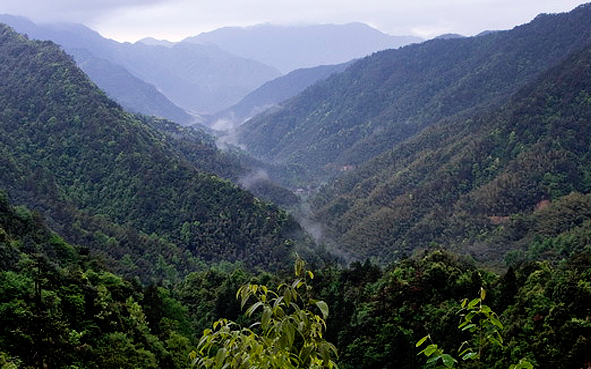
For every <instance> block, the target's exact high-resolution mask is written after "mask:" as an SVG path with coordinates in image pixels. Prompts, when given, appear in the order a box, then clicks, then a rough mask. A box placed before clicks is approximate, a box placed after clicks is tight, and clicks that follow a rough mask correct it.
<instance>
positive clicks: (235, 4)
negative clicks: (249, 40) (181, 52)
mask: <svg viewBox="0 0 591 369" xmlns="http://www.w3.org/2000/svg"><path fill="white" fill-rule="evenodd" d="M583 3H584V1H581V0H0V14H2V13H7V14H13V15H21V16H25V17H28V18H29V19H31V20H33V21H35V22H55V21H66V22H76V23H83V24H85V25H87V26H89V27H90V28H92V29H94V30H96V31H98V32H100V33H101V34H102V35H103V36H106V37H109V38H113V39H115V40H118V41H132V42H133V41H136V40H138V39H140V38H143V37H146V36H152V37H155V38H159V39H168V40H171V41H179V40H181V39H183V38H185V37H187V36H195V35H197V34H199V33H201V32H205V31H210V30H213V29H216V28H219V27H224V26H248V25H254V24H259V23H272V24H288V25H293V24H318V23H335V24H343V23H349V22H364V23H367V24H369V25H371V26H373V27H375V28H377V29H379V30H381V31H382V32H385V33H388V34H390V35H416V36H421V37H423V38H430V37H433V36H437V35H440V34H443V33H460V34H463V35H466V36H470V35H474V34H477V33H479V32H481V31H483V30H491V29H509V28H512V27H514V26H516V25H519V24H523V23H527V22H529V21H530V20H531V19H533V18H534V17H535V16H536V15H537V14H539V13H558V12H565V11H570V10H571V9H573V8H575V7H576V6H577V5H580V4H583Z"/></svg>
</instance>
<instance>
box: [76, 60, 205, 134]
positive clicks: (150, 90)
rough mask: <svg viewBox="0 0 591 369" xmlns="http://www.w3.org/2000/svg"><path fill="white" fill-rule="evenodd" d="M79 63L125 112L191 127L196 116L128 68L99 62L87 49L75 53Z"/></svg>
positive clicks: (107, 62) (106, 61) (105, 61)
mask: <svg viewBox="0 0 591 369" xmlns="http://www.w3.org/2000/svg"><path fill="white" fill-rule="evenodd" d="M75 53H76V64H78V66H79V67H80V68H81V69H82V70H83V71H84V73H86V74H87V75H88V77H90V79H91V80H92V81H93V82H94V83H96V85H97V86H98V87H99V88H100V89H101V90H103V91H105V92H106V93H107V95H108V96H109V97H110V98H112V99H113V100H116V101H117V102H118V103H119V104H121V105H122V106H123V107H124V108H125V109H126V110H128V111H131V112H136V113H142V114H147V115H153V116H157V117H162V118H167V119H171V120H173V121H175V122H178V123H180V124H185V125H186V124H190V123H192V122H193V121H194V120H195V119H196V117H193V116H191V115H189V114H188V113H187V112H186V111H184V110H183V109H181V108H179V107H178V106H176V105H174V104H173V103H172V102H171V101H170V100H168V98H167V97H166V96H164V95H163V94H162V93H161V92H160V91H158V90H157V89H156V87H154V86H153V85H151V84H149V83H146V82H144V81H142V80H141V79H139V78H137V77H135V76H134V75H132V74H131V73H129V72H128V71H127V69H125V68H123V67H121V66H119V65H116V64H113V63H111V62H109V61H108V60H105V59H100V58H97V57H95V56H94V55H92V54H91V53H89V52H87V51H86V50H76V52H75Z"/></svg>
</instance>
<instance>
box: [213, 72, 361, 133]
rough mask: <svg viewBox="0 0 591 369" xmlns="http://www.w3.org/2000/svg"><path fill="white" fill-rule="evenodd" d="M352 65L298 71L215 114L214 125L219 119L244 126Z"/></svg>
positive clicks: (280, 78)
mask: <svg viewBox="0 0 591 369" xmlns="http://www.w3.org/2000/svg"><path fill="white" fill-rule="evenodd" d="M351 63H352V62H347V63H342V64H337V65H320V66H317V67H312V68H303V69H296V70H294V71H293V72H290V73H288V74H286V75H285V76H281V77H278V78H275V79H274V80H272V81H269V82H266V83H265V84H263V85H262V86H261V87H259V88H257V89H255V90H254V91H252V92H251V93H249V94H248V95H246V96H245V97H243V98H242V100H240V101H239V102H238V103H237V104H235V105H232V106H231V107H229V108H228V109H226V110H223V111H221V112H219V113H217V114H215V115H214V116H213V118H212V119H211V120H212V121H213V123H214V124H215V121H216V120H219V119H224V120H229V121H232V122H235V123H236V124H238V123H242V122H243V121H244V120H246V119H248V118H250V117H252V116H254V115H256V114H258V113H260V112H262V111H264V110H266V109H268V108H270V107H273V106H275V105H277V104H279V103H280V102H283V101H285V100H288V99H290V98H292V97H294V96H296V95H297V94H299V93H300V92H302V91H304V90H305V89H306V88H308V87H309V86H311V85H313V84H314V83H316V82H318V81H320V80H322V79H325V78H328V77H330V76H331V75H333V74H336V73H341V72H342V71H344V70H345V69H346V68H347V67H348V66H349V65H351Z"/></svg>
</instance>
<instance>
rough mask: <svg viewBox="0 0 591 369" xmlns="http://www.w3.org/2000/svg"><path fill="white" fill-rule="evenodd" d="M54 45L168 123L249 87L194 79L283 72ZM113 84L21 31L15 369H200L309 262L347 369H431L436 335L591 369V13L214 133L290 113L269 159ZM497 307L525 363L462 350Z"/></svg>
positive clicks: (3, 144)
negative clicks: (211, 87)
mask: <svg viewBox="0 0 591 369" xmlns="http://www.w3.org/2000/svg"><path fill="white" fill-rule="evenodd" d="M12 22H16V23H18V22H22V25H21V26H22V27H25V28H26V27H31V28H30V29H29V30H30V31H31V32H37V30H38V29H39V27H38V26H35V25H31V23H29V22H24V21H22V19H16V20H15V19H12ZM47 30H48V32H49V31H51V32H53V34H55V35H61V36H59V37H64V39H65V40H70V41H69V42H71V45H73V46H71V47H72V48H71V49H70V50H72V53H75V58H76V62H77V63H79V64H80V66H82V67H85V68H86V69H87V70H88V71H89V73H91V74H92V73H94V74H95V78H96V76H103V78H104V79H103V80H102V82H100V84H102V85H105V86H109V85H110V86H111V87H109V88H110V89H112V90H116V89H119V88H120V87H122V86H121V84H129V86H130V87H133V89H134V90H135V92H134V93H133V94H130V93H128V92H125V91H124V90H123V89H122V90H121V92H120V94H121V95H122V96H121V98H123V97H125V98H128V99H129V100H128V101H129V103H130V104H131V103H133V104H136V105H141V104H145V102H146V101H152V102H153V103H154V106H150V105H148V106H144V107H143V108H142V109H148V108H154V107H156V105H158V111H164V110H165V109H172V110H171V111H170V112H169V113H167V114H174V113H175V110H174V106H172V107H171V104H172V102H171V101H168V102H167V100H166V99H165V98H164V97H163V96H164V94H163V93H162V92H163V91H164V90H163V89H162V88H161V87H160V86H159V85H157V84H156V82H157V83H163V84H166V83H169V85H168V86H169V88H171V89H172V88H173V86H175V85H174V83H177V82H178V84H177V85H176V86H177V87H179V88H187V89H188V88H189V87H188V85H191V86H192V87H191V88H196V89H197V87H195V86H193V85H192V83H193V82H194V83H195V84H197V82H198V81H197V80H206V82H208V83H209V82H211V81H214V80H215V81H220V80H223V79H224V78H226V79H227V78H230V77H229V76H228V75H226V76H213V75H211V76H209V75H208V76H204V75H200V78H195V80H191V78H188V77H186V78H181V77H179V76H180V75H181V74H182V73H192V72H195V73H197V69H199V68H205V67H204V66H207V65H208V63H210V64H211V65H210V66H211V67H212V69H211V71H213V70H214V69H215V68H214V67H213V64H216V63H218V62H219V64H220V65H221V66H222V67H223V68H222V70H225V73H229V71H231V70H232V68H233V67H236V68H237V69H238V67H237V66H238V65H240V66H245V65H246V66H250V67H252V68H253V69H254V70H258V71H267V72H268V71H271V72H272V73H270V74H274V75H278V74H279V70H278V69H277V68H273V67H270V66H267V65H265V64H263V63H261V62H260V61H255V60H250V59H245V58H243V57H238V56H234V55H233V54H231V53H230V52H228V51H225V50H222V49H221V48H220V47H218V46H215V45H212V44H209V45H204V44H193V43H190V42H181V43H178V44H174V45H171V44H166V43H164V44H163V43H162V42H159V41H154V40H144V41H142V42H139V43H136V44H119V43H116V42H114V41H110V40H105V39H103V38H102V37H100V36H99V35H98V34H96V33H95V32H92V31H90V30H88V29H87V28H85V27H83V26H76V25H63V26H56V25H54V26H48V28H47ZM72 30H74V31H75V32H74V33H72ZM222 34H223V32H222ZM56 37H57V36H56ZM76 45H78V46H83V45H86V46H88V48H86V47H85V48H78V47H77V46H76ZM93 45H94V46H93ZM91 46H92V47H96V48H95V49H93V48H91ZM66 49H67V47H66ZM97 50H99V51H100V52H99V51H97ZM95 52H96V53H98V54H100V55H97V54H95ZM166 58H170V60H165V59H166ZM115 61H118V63H119V62H121V63H122V64H118V63H115ZM173 61H174V62H176V63H178V65H174V68H173V66H172V64H173ZM224 61H226V62H227V64H224ZM126 63H127V64H126ZM132 67H133V68H134V69H133V70H134V71H136V72H137V73H144V74H145V75H149V74H150V73H151V72H154V73H155V72H161V73H163V74H165V76H153V78H154V81H155V82H154V83H153V84H152V83H148V82H146V81H145V80H144V79H143V78H139V77H138V76H136V75H135V73H136V72H132V69H131V68H132ZM216 67H217V66H216ZM175 68H176V69H175ZM224 68H226V69H224ZM259 68H260V69H259ZM150 69H152V70H150ZM246 69H248V68H246ZM173 70H176V71H179V74H178V75H174V73H173ZM93 71H94V72H93ZM181 72H182V73H181ZM212 73H213V72H212ZM241 73H245V74H247V73H246V72H245V71H244V70H241ZM168 77H169V78H171V79H170V80H169V81H168V82H167V81H164V79H165V78H168ZM175 78H176V79H175ZM208 78H209V79H208ZM244 78H245V80H246V79H247V77H244ZM270 78H273V77H270ZM160 79H162V80H160ZM179 79H183V83H184V84H183V83H180V82H179V81H178V80H179ZM261 79H262V78H261ZM236 80H237V81H240V77H236ZM97 81H100V80H99V79H97ZM117 81H119V82H120V83H117ZM226 82H227V81H226ZM211 83H212V84H213V82H211ZM96 84H99V82H97V83H96ZM96 84H95V83H93V82H92V81H91V80H90V79H89V77H88V76H87V75H86V74H85V73H84V72H83V71H82V70H81V69H80V68H79V66H77V65H76V63H75V62H74V60H73V58H72V57H71V56H69V55H67V54H66V53H65V52H64V51H63V50H61V49H60V48H59V46H58V45H56V44H54V43H53V42H50V41H33V40H30V39H28V38H27V37H26V36H24V35H22V34H19V33H16V32H14V31H13V30H12V29H11V28H10V27H8V26H5V25H0V322H2V329H0V366H3V365H5V364H6V366H8V367H11V368H15V367H16V368H19V367H21V368H24V367H26V368H30V367H48V368H49V367H52V368H54V367H55V368H68V367H69V368H74V367H77V368H93V369H99V368H101V369H102V368H125V369H135V368H140V367H141V368H151V369H152V368H153V369H156V368H174V369H181V368H187V367H188V366H190V365H191V363H190V357H192V356H193V355H196V354H191V352H192V350H194V349H195V347H196V346H197V345H198V342H199V341H200V335H201V333H202V332H204V330H205V329H206V328H211V326H212V323H213V321H215V320H216V319H218V318H229V319H232V320H235V321H239V322H241V323H245V322H246V323H245V324H250V322H251V321H250V320H249V319H251V318H253V316H250V317H248V316H245V315H244V314H243V311H242V313H241V308H240V303H239V302H237V301H236V289H237V288H238V287H239V286H240V285H243V284H246V283H253V282H254V283H262V284H265V285H268V286H270V289H271V288H273V286H277V285H281V283H282V281H284V280H285V274H286V273H290V272H288V270H289V269H290V268H288V265H289V264H291V261H292V260H293V256H294V254H295V253H298V254H299V255H302V256H303V257H304V258H305V259H306V260H308V261H309V264H312V266H313V268H314V269H315V273H314V274H313V275H315V276H316V277H315V278H314V281H313V283H314V288H313V289H310V290H307V291H306V293H309V294H310V295H313V298H314V299H316V298H317V297H319V298H320V299H324V300H326V301H328V302H329V303H330V316H329V317H330V318H329V319H330V320H328V325H327V327H328V328H327V331H326V335H325V337H326V338H327V339H329V340H330V341H332V342H334V343H335V345H336V347H338V349H339V353H340V355H339V359H338V360H339V362H338V364H339V367H341V368H343V369H374V368H391V367H396V368H417V367H422V366H423V365H425V361H426V360H424V358H423V357H422V356H420V355H417V352H416V351H418V349H417V348H416V343H417V341H419V340H421V337H425V334H429V335H430V336H429V337H432V339H433V341H434V342H437V343H441V345H442V346H441V347H446V348H447V347H457V346H460V345H463V343H462V342H469V344H470V345H472V344H473V345H474V347H477V346H478V345H483V346H481V347H483V349H484V351H483V352H485V353H486V354H485V355H483V356H482V358H481V359H482V362H481V363H480V364H483V366H486V367H492V368H497V367H498V368H507V367H509V366H510V365H512V364H514V363H518V362H520V360H522V359H527V360H528V361H531V362H532V363H534V365H535V367H536V368H543V369H555V368H560V369H570V368H582V367H587V366H588V364H589V362H591V325H590V324H589V319H590V317H591V4H586V5H581V6H579V7H578V8H576V9H574V10H573V11H571V12H569V13H563V14H542V15H539V16H538V17H536V18H535V19H533V20H532V21H531V22H530V23H528V24H524V25H521V26H518V27H515V28H514V29H512V30H509V31H497V32H485V33H483V34H481V35H479V36H477V37H461V38H457V37H449V36H446V37H443V38H439V39H434V40H431V41H427V42H424V43H420V44H413V45H409V46H405V47H402V48H399V49H390V50H385V51H380V52H376V53H373V54H372V55H370V56H367V57H361V58H360V59H357V60H353V61H350V62H348V63H345V64H340V65H330V66H315V67H312V68H305V69H299V70H295V71H292V72H290V73H287V74H286V75H283V76H281V77H279V78H276V79H273V80H271V81H267V82H265V83H264V84H262V85H261V86H260V87H259V88H256V89H254V91H252V92H250V93H249V94H247V95H245V97H244V98H243V99H242V101H241V102H239V103H237V104H234V105H232V106H231V107H229V108H228V107H226V108H225V110H222V113H220V115H213V117H214V118H223V114H227V115H228V116H232V117H234V118H236V119H237V120H243V119H246V118H248V117H250V116H251V115H252V114H253V112H255V111H256V110H257V109H258V108H261V107H265V106H268V105H272V106H273V108H272V109H269V110H266V111H264V112H263V113H262V114H259V115H256V116H254V117H252V118H251V119H249V120H247V121H246V122H245V123H244V124H242V125H241V126H240V127H239V129H238V130H237V131H235V132H233V133H236V134H238V136H234V137H233V138H234V139H239V141H238V143H240V144H242V146H243V147H245V149H246V150H248V152H245V151H241V150H238V149H236V148H230V149H229V151H221V150H219V149H218V148H217V147H216V145H215V142H216V137H212V136H210V135H209V134H207V133H206V132H204V131H200V130H196V129H194V128H193V127H183V126H181V125H179V124H177V123H175V122H173V121H170V120H167V119H163V118H158V117H151V116H145V115H140V114H132V113H129V112H127V111H125V110H124V109H122V108H121V106H120V105H119V104H117V103H116V102H114V101H113V100H111V99H110V98H109V97H108V96H107V95H106V94H105V93H104V92H103V91H101V90H100V89H99V88H97V86H96ZM123 87H125V86H123ZM138 91H143V92H142V93H144V94H145V96H142V93H139V92H138ZM178 91H182V90H178ZM184 91H185V92H187V91H188V90H184ZM220 91H221V90H220ZM218 92H219V91H218ZM189 97H190V96H189V95H187V96H184V98H189ZM136 98H137V100H136ZM163 99H164V100H163ZM284 99H287V100H284ZM229 100H230V99H229ZM229 100H228V101H229ZM281 100H283V101H281ZM222 105H223V104H221V103H220V104H219V106H222ZM160 109H164V110H160ZM212 111H213V110H212ZM178 112H179V111H178V110H176V113H178ZM180 112H181V113H182V112H183V110H182V109H181V110H180ZM181 118H182V115H181ZM253 169H254V170H253ZM261 179H262V180H261ZM271 181H276V182H278V183H279V184H282V185H284V186H286V187H289V188H290V189H291V191H290V190H288V189H286V188H284V187H281V186H279V185H278V184H277V183H271ZM249 190H252V192H250V191H249ZM269 199H271V200H272V201H274V202H275V203H272V202H268V201H267V200H269ZM277 204H280V205H281V206H283V210H282V209H281V208H279V206H278V205H277ZM285 209H289V212H288V210H285ZM290 212H291V213H292V214H290ZM304 224H305V225H306V227H307V229H308V232H307V231H306V230H305V229H304V227H303V226H302V225H304ZM311 234H313V235H314V238H313V237H312V236H311ZM335 255H338V257H337V256H335ZM349 262H352V263H351V264H349V265H347V266H343V264H348V263H349ZM385 265H388V266H385ZM290 274H291V273H290ZM308 277H310V279H311V277H312V274H308V275H307V277H306V278H308ZM298 283H299V281H296V282H295V284H294V285H297V284H298ZM265 288H267V287H265ZM265 288H262V287H261V288H259V291H263V293H265V294H267V291H265ZM477 291H480V293H479V296H480V300H478V299H477V300H472V301H477V302H478V303H482V299H484V295H485V291H486V299H487V300H486V303H487V305H486V306H490V307H491V309H494V311H496V312H498V315H495V317H497V316H498V321H499V324H496V323H494V324H493V325H494V326H495V327H497V328H498V332H497V333H498V335H499V337H500V336H501V334H502V337H503V338H504V339H505V340H504V342H505V343H504V345H497V344H495V343H490V345H489V344H488V343H485V344H483V343H482V341H481V337H476V336H472V337H468V341H466V334H467V333H469V332H466V330H465V331H461V330H458V329H457V326H458V316H457V314H458V309H462V308H465V306H464V307H460V306H459V302H458V301H462V299H465V298H468V299H469V300H471V299H472V298H473V296H474V294H475V293H476V292H477ZM280 296H281V297H280V299H285V298H286V297H287V298H290V295H289V294H288V295H284V294H282V293H280ZM469 300H468V301H469ZM316 301H318V300H316ZM292 302H294V300H292ZM295 303H297V301H295ZM470 304H472V305H473V304H474V303H470ZM313 305H314V304H313ZM315 305H316V306H312V307H311V309H316V308H319V310H324V305H323V304H320V305H319V304H318V303H316V304H315ZM257 306H259V305H254V308H251V311H252V310H254V309H256V308H257ZM306 309H307V308H306ZM299 311H300V312H305V311H304V310H299ZM463 311H465V310H463ZM305 313H306V314H307V312H305ZM321 313H322V312H321ZM265 314H267V313H266V312H263V313H262V314H261V315H262V316H265ZM322 314H323V313H322ZM255 315H257V314H255ZM264 319H267V318H264ZM269 319H271V318H269ZM273 319H274V318H273ZM495 319H496V318H495ZM319 321H320V320H318V321H317V322H319ZM501 321H502V322H503V324H501V323H500V322H501ZM218 327H219V325H218ZM252 327H253V328H252V329H255V330H256V329H258V328H256V325H255V326H252ZM215 329H216V328H215V327H214V330H215ZM495 329H496V328H495ZM281 331H282V332H283V334H284V336H283V339H284V340H286V341H293V337H294V336H293V334H294V331H292V330H290V329H282V330H281ZM285 331H287V332H285ZM426 331H427V332H426ZM468 331H469V329H468ZM450 332H456V333H450ZM298 334H299V333H298ZM298 337H299V336H298ZM302 337H304V336H302ZM295 341H296V342H295V343H294V344H298V342H297V341H300V338H298V339H296V340H295ZM413 350H416V351H413ZM218 352H221V354H219V355H220V356H222V355H223V354H224V352H223V351H221V350H220V351H218ZM31 353H34V354H31ZM454 355H455V352H454ZM450 357H451V356H450ZM458 359H460V358H458ZM458 361H459V360H458ZM485 361H486V363H492V364H491V365H487V364H484V363H485ZM314 365H316V364H314ZM426 365H429V364H426ZM279 367H283V366H281V365H279Z"/></svg>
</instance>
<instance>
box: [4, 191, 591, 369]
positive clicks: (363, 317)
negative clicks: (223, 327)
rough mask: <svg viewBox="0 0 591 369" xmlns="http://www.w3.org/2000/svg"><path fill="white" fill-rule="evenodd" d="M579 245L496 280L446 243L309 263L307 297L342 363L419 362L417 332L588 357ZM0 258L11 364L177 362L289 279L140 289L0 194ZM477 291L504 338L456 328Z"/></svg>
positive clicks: (538, 358) (215, 278) (205, 274)
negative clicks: (360, 259) (391, 257)
mask: <svg viewBox="0 0 591 369" xmlns="http://www.w3.org/2000/svg"><path fill="white" fill-rule="evenodd" d="M589 253H590V250H589V247H588V246H587V247H586V249H585V250H582V251H581V252H580V253H579V254H578V255H576V256H574V257H569V258H565V259H564V260H563V261H561V262H560V263H558V265H556V264H553V263H549V262H535V263H534V262H528V263H524V264H522V265H519V266H516V267H515V268H510V269H509V270H508V271H507V272H506V273H505V274H504V275H502V276H500V275H497V274H494V273H491V272H489V271H486V270H483V269H478V268H477V267H475V266H474V264H473V263H472V262H471V261H469V260H468V259H466V258H460V257H458V256H455V255H453V254H450V253H448V252H443V251H433V252H430V253H424V254H417V255H415V256H414V257H413V258H409V259H405V260H401V261H399V262H397V263H394V264H392V265H391V266H389V267H388V268H386V269H381V268H380V267H379V266H377V265H375V264H372V263H370V262H365V263H354V264H353V265H351V267H350V268H347V269H342V268H339V267H336V266H327V267H325V268H322V269H320V270H314V273H315V275H316V277H315V279H314V280H313V283H311V287H312V289H311V290H309V291H308V292H307V293H308V295H309V296H313V297H314V298H317V299H323V300H325V301H327V302H328V303H329V308H330V310H329V311H330V313H329V316H328V320H327V322H328V327H327V332H326V333H327V335H326V338H327V339H328V340H329V341H330V342H333V343H334V344H336V346H337V348H338V350H339V358H338V361H337V363H338V365H339V367H342V368H345V369H349V368H357V369H363V368H418V367H423V366H424V365H425V361H426V360H425V359H424V358H423V357H422V356H419V355H417V353H418V352H419V350H420V349H418V348H416V347H415V343H416V342H417V341H418V340H419V339H420V338H421V337H423V336H425V335H426V334H430V336H431V338H432V340H433V341H434V342H436V343H437V344H439V345H440V347H442V349H444V350H445V351H446V352H449V353H450V354H451V355H453V356H456V353H455V349H456V348H457V347H458V346H459V345H460V344H461V342H463V341H466V342H468V345H470V346H472V347H474V348H475V349H478V350H479V351H480V352H481V353H482V354H481V358H480V360H479V361H478V362H473V364H478V363H481V364H483V365H485V367H487V368H507V367H509V365H510V364H514V363H517V362H518V361H520V360H521V359H527V360H529V361H530V362H532V363H533V364H534V365H535V367H536V368H548V369H551V368H552V369H554V368H565V369H566V368H580V367H585V365H587V364H588V363H589V362H590V361H591V356H590V353H591V344H590V342H591V341H590V339H591V326H590V325H589V322H588V317H589V315H590V314H591V311H590V310H589V309H590V307H591V289H590V288H589V284H590V283H591V279H590V278H591V273H590V270H591V256H590V254H589ZM0 256H1V258H0V292H1V293H0V319H1V320H2V327H1V328H0V364H2V365H8V366H7V367H8V368H32V367H45V366H46V367H58V368H66V367H84V368H101V369H111V368H112V369H121V368H124V369H128V368H129V369H135V368H138V367H142V368H179V369H180V368H186V367H188V366H189V365H190V364H189V353H190V352H191V351H192V350H194V349H195V347H196V346H197V342H198V341H199V338H200V335H201V332H203V329H205V328H207V327H210V326H211V324H212V322H213V321H215V320H216V319H218V318H222V317H223V318H227V319H232V320H234V321H237V322H242V323H244V324H250V323H252V319H249V318H247V317H246V316H244V315H243V314H242V313H243V312H244V311H242V313H241V309H240V304H239V302H238V301H237V300H236V298H235V296H236V291H237V289H238V288H239V287H240V286H241V285H244V284H246V283H249V282H250V283H258V284H264V285H266V286H268V287H269V288H275V287H276V286H277V285H278V283H279V282H280V281H281V280H285V275H284V274H283V273H280V274H279V275H272V274H269V273H262V274H259V275H253V274H250V273H248V272H245V271H242V270H240V269H233V268H228V266H225V267H224V266H223V265H219V266H213V267H208V268H204V269H202V270H200V271H198V272H194V273H191V274H189V275H188V276H187V277H186V278H185V279H184V280H182V281H179V282H178V283H176V284H174V285H160V286H158V285H149V286H142V285H140V284H138V283H137V281H134V280H129V279H125V278H122V277H120V276H118V275H116V274H113V273H110V272H108V271H106V270H105V269H104V268H103V267H101V266H100V262H99V261H98V260H97V259H96V258H94V257H93V256H92V255H89V254H88V249H86V248H84V247H76V246H72V245H70V244H68V243H66V242H64V241H63V239H62V238H60V237H59V236H58V235H56V234H55V233H53V232H51V231H50V230H49V229H48V228H47V227H46V226H45V225H44V224H43V221H42V219H41V218H40V216H39V215H38V214H36V213H33V212H30V211H29V210H27V209H26V208H24V207H22V206H21V207H13V206H12V205H11V204H10V203H9V202H8V201H7V198H6V196H5V195H4V194H2V193H0ZM286 272H287V271H286ZM481 287H482V288H484V289H485V291H486V292H487V294H486V296H487V297H486V300H485V301H484V302H485V303H486V304H487V306H490V308H491V309H492V310H493V311H495V312H496V313H497V314H498V319H499V321H500V322H502V323H501V324H502V325H503V328H502V329H501V334H502V337H503V345H502V346H497V345H493V344H491V343H488V342H486V343H482V342H481V341H479V340H478V337H473V336H472V335H471V334H470V333H468V332H467V331H464V332H462V331H461V330H460V329H458V328H457V325H458V321H459V318H460V317H459V315H458V310H459V309H460V303H459V301H460V300H461V299H464V298H468V299H472V298H474V297H476V294H477V292H478V290H479V289H480V288H481ZM255 329H256V328H255ZM214 355H215V353H214ZM458 359H459V357H458Z"/></svg>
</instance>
